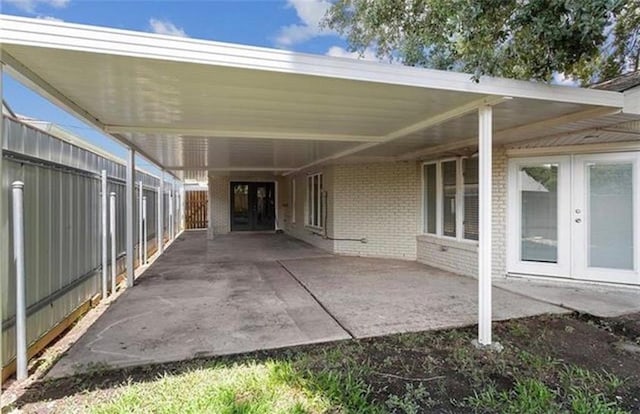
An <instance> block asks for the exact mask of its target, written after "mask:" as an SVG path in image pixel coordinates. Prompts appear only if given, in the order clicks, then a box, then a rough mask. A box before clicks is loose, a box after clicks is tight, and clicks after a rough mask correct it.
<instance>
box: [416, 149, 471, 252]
mask: <svg viewBox="0 0 640 414" xmlns="http://www.w3.org/2000/svg"><path fill="white" fill-rule="evenodd" d="M422 168H423V170H422V174H423V183H424V188H423V192H422V194H423V204H422V208H423V211H422V214H423V232H424V233H425V234H436V235H440V236H447V237H454V238H459V239H466V240H478V233H479V231H478V228H479V203H478V184H479V181H478V158H476V157H473V158H457V159H454V160H442V161H436V162H431V163H426V164H424V165H423V167H422ZM459 168H460V169H461V171H459V170H458V169H459ZM460 172H461V174H460ZM460 177H462V179H460ZM438 207H439V208H438ZM458 217H462V220H459V219H457V218H458ZM438 223H439V224H438ZM460 223H462V226H463V228H461V229H459V228H458V225H459V224H460ZM438 225H439V226H440V227H438ZM458 235H460V236H459V237H458Z"/></svg>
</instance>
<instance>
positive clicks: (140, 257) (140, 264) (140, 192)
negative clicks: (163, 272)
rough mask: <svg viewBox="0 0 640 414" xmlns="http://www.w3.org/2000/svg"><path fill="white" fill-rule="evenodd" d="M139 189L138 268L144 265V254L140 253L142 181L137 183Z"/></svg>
mask: <svg viewBox="0 0 640 414" xmlns="http://www.w3.org/2000/svg"><path fill="white" fill-rule="evenodd" d="M138 185H139V187H138V266H142V264H143V263H144V262H143V261H142V260H143V258H144V253H143V252H142V250H143V244H144V239H143V236H144V235H143V234H142V233H143V227H142V226H143V224H142V216H143V214H144V213H143V208H144V207H143V204H142V202H143V200H142V199H143V197H144V186H143V184H142V181H140V182H139V183H138Z"/></svg>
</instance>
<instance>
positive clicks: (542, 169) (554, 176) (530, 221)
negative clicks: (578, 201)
mask: <svg viewBox="0 0 640 414" xmlns="http://www.w3.org/2000/svg"><path fill="white" fill-rule="evenodd" d="M518 175H519V177H518V179H519V181H520V185H519V191H520V206H521V212H520V214H521V215H520V217H521V221H520V223H521V230H520V260H522V261H528V262H542V263H557V262H558V164H542V165H538V166H526V167H521V168H520V171H519V174H518Z"/></svg>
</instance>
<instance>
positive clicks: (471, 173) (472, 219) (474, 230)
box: [462, 157, 480, 240]
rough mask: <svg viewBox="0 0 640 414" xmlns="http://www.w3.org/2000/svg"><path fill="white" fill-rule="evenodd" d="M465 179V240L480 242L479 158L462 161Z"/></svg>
mask: <svg viewBox="0 0 640 414" xmlns="http://www.w3.org/2000/svg"><path fill="white" fill-rule="evenodd" d="M462 176H463V179H464V238H465V239H468V240H478V234H479V231H478V229H479V217H480V205H479V203H478V183H479V181H478V158H477V157H474V158H464V159H463V160H462Z"/></svg>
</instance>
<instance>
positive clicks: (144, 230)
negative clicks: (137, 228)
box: [142, 196, 147, 265]
mask: <svg viewBox="0 0 640 414" xmlns="http://www.w3.org/2000/svg"><path fill="white" fill-rule="evenodd" d="M142 222H143V226H142V259H143V260H142V264H145V265H146V264H147V196H143V197H142Z"/></svg>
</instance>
